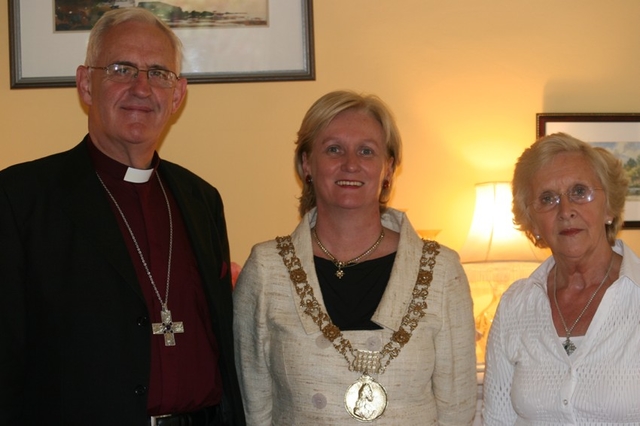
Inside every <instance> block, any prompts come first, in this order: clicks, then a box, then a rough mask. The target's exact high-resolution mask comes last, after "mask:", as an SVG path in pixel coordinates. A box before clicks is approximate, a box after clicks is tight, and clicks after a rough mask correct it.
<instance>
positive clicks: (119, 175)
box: [86, 135, 160, 183]
mask: <svg viewBox="0 0 640 426" xmlns="http://www.w3.org/2000/svg"><path fill="white" fill-rule="evenodd" d="M86 142H87V147H88V149H89V155H90V157H91V160H92V161H93V165H94V167H95V168H96V170H97V171H98V172H100V173H101V174H105V173H106V174H108V175H110V176H111V177H112V178H113V179H115V180H121V181H123V182H129V183H146V182H149V180H150V179H151V176H153V172H154V171H155V170H156V168H157V167H158V165H159V164H160V157H159V156H158V153H157V152H156V153H154V154H153V160H151V168H150V169H148V170H142V169H135V168H133V167H128V166H127V165H125V164H122V163H120V162H118V161H116V160H114V159H113V158H111V157H108V156H107V155H105V154H104V153H103V152H102V151H100V150H99V149H98V148H97V147H96V146H95V144H94V143H93V142H92V141H91V139H90V138H89V136H88V135H87V137H86Z"/></svg>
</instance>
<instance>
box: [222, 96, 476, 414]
mask: <svg viewBox="0 0 640 426" xmlns="http://www.w3.org/2000/svg"><path fill="white" fill-rule="evenodd" d="M400 160H401V141H400V135H399V132H398V129H397V128H396V125H395V121H394V120H393V117H392V115H391V113H390V112H389V110H388V108H387V107H386V106H385V105H384V103H382V101H380V99H378V98H377V97H375V96H363V95H359V94H356V93H353V92H348V91H337V92H331V93H328V94H327V95H325V96H323V97H321V98H320V99H319V100H318V101H317V102H316V103H315V104H314V105H313V106H312V107H311V108H310V109H309V111H308V112H307V114H306V115H305V117H304V119H303V122H302V125H301V127H300V131H299V132H298V140H297V148H296V153H295V163H296V170H297V173H298V176H299V178H300V180H301V183H302V186H303V188H302V196H301V199H300V207H299V209H300V214H301V215H302V216H303V218H302V221H301V222H300V224H299V225H298V227H297V228H296V230H295V231H294V232H293V234H291V235H290V236H286V237H279V238H276V239H275V240H272V241H268V242H265V243H261V244H258V245H256V246H255V247H254V248H253V250H252V252H251V256H250V257H249V259H248V260H247V262H246V264H245V266H244V268H243V270H242V272H241V274H240V277H239V279H238V283H237V287H236V290H235V293H234V312H235V317H234V318H235V322H234V333H235V343H236V350H237V352H236V363H237V366H238V368H239V380H240V383H241V390H242V394H243V401H244V403H245V404H246V405H245V413H246V415H247V422H248V424H250V425H253V426H256V425H265V426H266V425H293V424H298V425H332V426H333V425H348V424H359V423H360V422H361V421H367V422H373V423H375V424H376V425H398V424H407V425H436V424H439V425H468V424H471V422H472V420H473V416H474V411H475V406H476V383H475V351H474V325H473V313H472V302H471V296H470V292H469V285H468V283H467V279H466V277H465V274H464V272H463V270H462V267H461V265H460V262H459V260H458V256H457V254H456V253H455V252H453V251H452V250H450V249H447V248H446V247H444V246H441V245H439V244H438V243H436V242H435V241H423V240H421V239H420V237H419V236H418V234H417V233H416V231H415V230H414V229H413V227H412V226H411V224H410V223H409V220H408V219H407V217H406V215H405V214H404V213H402V212H399V211H397V210H394V209H392V208H389V207H387V201H388V199H389V195H390V192H391V189H392V184H393V180H394V179H393V178H394V175H395V172H396V170H397V168H398V166H399V165H400ZM363 402H366V404H363Z"/></svg>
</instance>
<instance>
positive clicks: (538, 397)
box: [483, 240, 640, 426]
mask: <svg viewBox="0 0 640 426" xmlns="http://www.w3.org/2000/svg"><path fill="white" fill-rule="evenodd" d="M614 250H615V251H616V253H619V254H621V255H622V256H623V260H622V266H621V270H620V277H619V278H618V280H616V281H615V282H614V283H613V284H612V285H611V287H610V288H609V289H608V290H607V291H606V293H605V295H604V297H603V299H602V302H601V303H600V306H599V307H598V310H597V312H596V314H595V316H594V318H593V320H592V322H591V324H590V326H589V329H588V331H587V333H586V335H585V336H584V338H583V339H582V341H580V342H579V343H580V344H579V345H577V344H576V346H577V349H576V351H575V352H574V353H573V354H572V355H571V357H569V356H567V354H566V352H565V351H564V349H563V347H562V344H561V340H560V339H559V338H558V334H557V332H556V330H555V328H554V326H553V321H552V319H551V307H550V303H549V298H548V297H547V291H546V277H547V275H548V273H549V271H550V270H551V268H552V267H553V265H554V264H555V261H554V259H553V258H552V257H550V258H549V259H547V260H546V261H545V262H544V263H543V264H542V265H541V266H540V267H539V268H538V269H536V270H535V271H534V272H533V274H531V276H530V277H529V278H526V279H523V280H519V281H516V282H515V283H514V284H513V285H512V286H511V287H510V288H509V289H508V290H507V291H506V292H505V294H504V295H503V297H502V299H501V301H500V305H499V307H498V311H497V313H496V317H495V319H494V322H493V326H492V329H491V331H490V334H489V341H488V344H487V356H486V363H487V365H486V373H485V380H484V409H483V421H484V424H485V425H487V426H494V425H581V426H587V425H600V426H602V425H618V426H619V425H640V259H639V258H638V257H637V256H636V254H635V253H633V252H632V251H631V249H629V247H627V246H626V245H625V244H624V243H622V241H619V240H618V241H617V242H616V245H615V247H614Z"/></svg>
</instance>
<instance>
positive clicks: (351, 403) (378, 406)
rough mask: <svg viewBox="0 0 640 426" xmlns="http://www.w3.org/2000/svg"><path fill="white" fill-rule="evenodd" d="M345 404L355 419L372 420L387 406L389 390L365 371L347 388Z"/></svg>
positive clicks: (361, 420)
mask: <svg viewBox="0 0 640 426" xmlns="http://www.w3.org/2000/svg"><path fill="white" fill-rule="evenodd" d="M344 406H345V408H346V409H347V411H348V412H349V414H351V415H352V416H353V418H354V419H356V420H358V421H360V422H372V421H374V420H375V419H377V418H378V417H380V416H381V415H382V414H383V413H384V410H385V409H386V408H387V392H386V391H385V390H384V388H383V387H382V385H381V384H380V383H378V382H376V381H375V380H374V379H373V377H371V376H369V375H368V374H367V373H364V374H363V375H362V376H360V378H359V379H358V381H356V382H355V383H354V384H352V385H351V386H349V389H347V393H345V395H344Z"/></svg>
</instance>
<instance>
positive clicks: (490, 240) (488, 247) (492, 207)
mask: <svg viewBox="0 0 640 426" xmlns="http://www.w3.org/2000/svg"><path fill="white" fill-rule="evenodd" d="M511 200H512V196H511V184H510V183H509V182H486V183H479V184H477V185H476V206H475V211H474V213H473V220H472V222H471V228H470V230H469V235H468V236H467V241H466V242H465V244H464V246H463V247H462V250H460V260H461V261H462V262H463V263H477V262H514V261H515V262H538V263H539V262H540V261H542V259H543V255H542V251H541V250H539V249H537V248H536V247H535V246H534V245H533V244H532V243H531V242H530V241H529V240H528V239H527V237H525V235H524V234H523V233H522V232H521V231H519V230H517V229H516V228H515V226H514V224H513V214H512V213H511Z"/></svg>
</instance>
